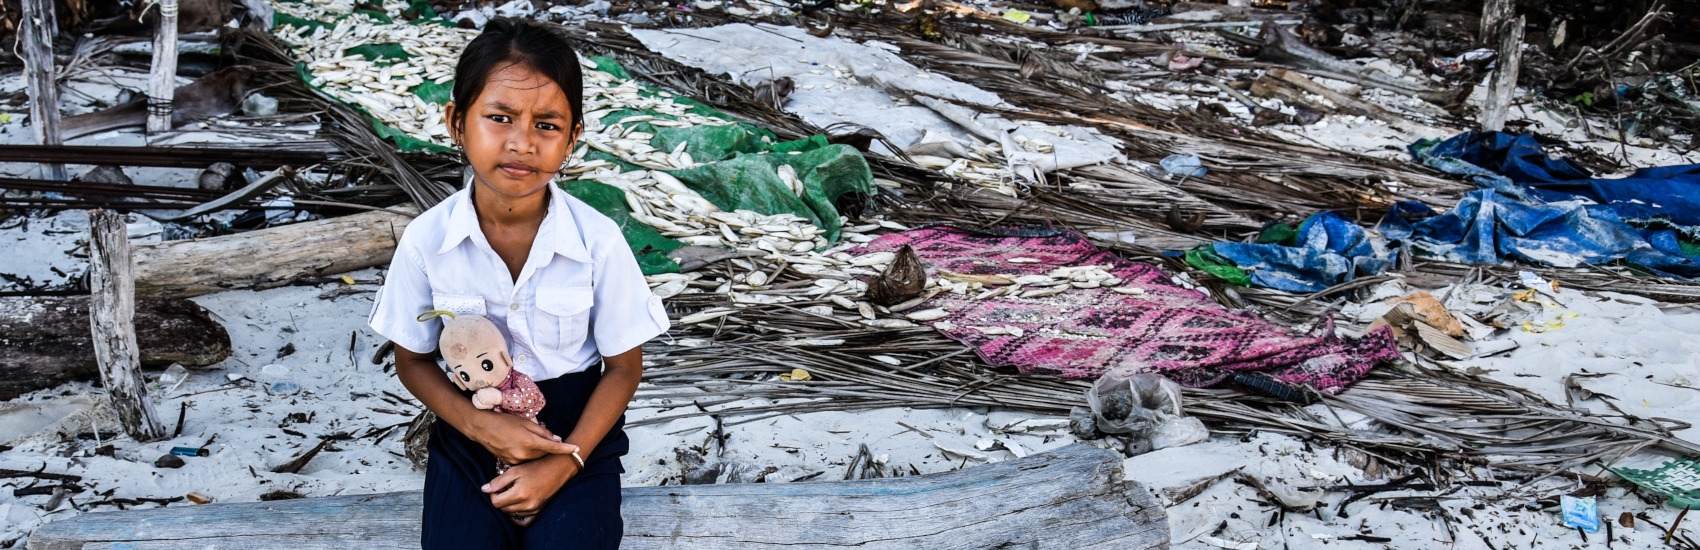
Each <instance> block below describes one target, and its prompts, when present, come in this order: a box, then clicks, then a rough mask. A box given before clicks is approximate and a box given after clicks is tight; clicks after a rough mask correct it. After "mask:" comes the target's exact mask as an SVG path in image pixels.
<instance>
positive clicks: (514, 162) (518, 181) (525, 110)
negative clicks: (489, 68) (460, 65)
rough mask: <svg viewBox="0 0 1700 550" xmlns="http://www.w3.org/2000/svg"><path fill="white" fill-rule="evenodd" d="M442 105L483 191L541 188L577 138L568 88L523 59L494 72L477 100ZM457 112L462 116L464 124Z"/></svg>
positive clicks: (521, 192)
mask: <svg viewBox="0 0 1700 550" xmlns="http://www.w3.org/2000/svg"><path fill="white" fill-rule="evenodd" d="M458 109H465V112H464V114H460V113H457V112H456V111H457V110H458ZM444 111H445V113H444V114H445V115H446V116H447V118H448V126H449V128H450V134H451V136H452V137H453V138H454V139H455V141H457V142H459V143H460V145H461V147H463V148H465V150H466V160H467V163H468V164H471V165H472V170H473V172H474V173H475V174H477V176H478V177H477V179H478V182H479V188H480V189H479V191H485V190H489V191H493V192H495V193H496V194H499V195H504V196H508V197H525V196H529V195H532V194H535V193H539V192H541V191H543V189H544V186H546V185H549V184H550V182H551V181H552V180H553V179H554V178H555V174H556V172H559V171H560V169H561V164H562V163H563V162H565V161H566V159H567V155H568V153H569V152H570V151H572V146H573V142H574V141H575V140H577V139H578V131H577V127H578V125H577V122H578V121H575V120H573V119H572V106H571V105H570V104H568V103H567V95H566V93H565V92H562V91H561V87H560V86H558V85H556V84H555V81H553V80H550V79H549V77H546V76H543V74H542V73H539V72H537V71H535V70H533V69H532V68H531V67H530V66H529V65H525V64H522V63H512V64H508V65H506V66H502V67H499V68H497V69H496V70H495V71H493V72H491V73H490V77H489V82H488V83H486V84H485V86H484V91H482V92H480V93H479V94H478V97H477V99H475V100H473V104H471V105H464V106H462V105H455V104H453V103H450V104H449V105H448V106H447V108H446V109H445V110H444ZM457 116H459V117H463V120H462V122H461V124H462V126H461V127H460V128H456V124H455V119H456V118H457Z"/></svg>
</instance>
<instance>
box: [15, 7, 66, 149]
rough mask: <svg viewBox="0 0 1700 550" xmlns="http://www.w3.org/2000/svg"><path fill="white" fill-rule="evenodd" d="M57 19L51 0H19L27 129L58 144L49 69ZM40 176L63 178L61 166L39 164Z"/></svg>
mask: <svg viewBox="0 0 1700 550" xmlns="http://www.w3.org/2000/svg"><path fill="white" fill-rule="evenodd" d="M58 30H59V21H58V20H57V19H55V18H54V15H53V0H23V20H22V21H20V25H19V29H18V41H19V42H22V43H23V44H22V45H23V54H24V67H25V71H24V74H25V75H26V76H25V77H24V78H25V79H26V80H27V81H28V91H29V98H30V129H31V130H32V131H34V132H35V139H36V141H39V142H41V144H42V145H59V144H60V143H63V142H62V141H60V139H59V85H58V83H57V82H56V80H55V79H54V72H53V38H54V35H56V34H58ZM41 177H42V179H50V180H61V181H63V180H64V179H65V165H63V164H43V165H41Z"/></svg>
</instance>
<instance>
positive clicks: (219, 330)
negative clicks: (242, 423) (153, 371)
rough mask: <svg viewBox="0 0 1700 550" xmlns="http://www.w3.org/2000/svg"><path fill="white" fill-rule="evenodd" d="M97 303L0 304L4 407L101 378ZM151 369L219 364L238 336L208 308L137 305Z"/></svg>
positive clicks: (73, 299) (140, 341) (154, 301)
mask: <svg viewBox="0 0 1700 550" xmlns="http://www.w3.org/2000/svg"><path fill="white" fill-rule="evenodd" d="M89 323H90V321H89V297H88V296H65V297H40V298H23V297H19V298H0V400H6V399H12V398H15V397H17V396H18V395H19V394H22V393H24V392H30V391H35V390H39V389H43V388H51V387H53V386H57V385H59V384H62V383H65V382H67V381H71V380H93V379H95V378H96V376H98V375H99V369H98V366H97V365H98V363H96V361H95V356H94V339H93V338H92V337H91V336H90V332H89V326H90V324H89ZM135 326H136V345H137V347H138V348H139V351H140V352H141V362H142V366H143V367H144V368H146V367H153V368H162V367H165V366H167V365H170V364H172V363H177V364H181V365H183V366H185V367H204V366H207V365H213V364H216V363H218V362H220V361H223V360H225V359H226V358H228V357H230V333H228V332H225V330H224V326H223V325H221V324H219V323H218V321H215V320H213V318H212V315H211V314H210V313H208V312H207V310H206V308H202V307H201V306H199V305H197V304H195V303H194V302H191V301H188V300H182V299H166V298H139V299H137V300H136V321H135Z"/></svg>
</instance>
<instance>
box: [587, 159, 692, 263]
mask: <svg viewBox="0 0 1700 550" xmlns="http://www.w3.org/2000/svg"><path fill="white" fill-rule="evenodd" d="M558 184H559V185H560V186H561V189H565V190H566V191H567V194H569V195H572V196H574V197H578V200H581V201H584V202H585V204H588V205H590V206H591V207H592V208H595V209H596V211H598V212H601V213H603V214H604V215H607V216H608V217H609V218H610V219H613V220H614V223H616V224H619V226H620V234H621V235H622V236H624V237H625V238H626V244H627V245H629V246H631V247H632V254H634V255H636V256H637V260H638V267H640V268H643V274H644V275H654V274H656V273H678V272H679V264H678V263H675V262H674V261H673V260H672V259H670V258H668V257H667V253H668V252H671V251H673V250H676V249H678V248H679V247H682V246H685V243H682V242H679V241H675V240H673V239H669V238H667V237H666V236H664V235H662V234H661V233H660V232H658V231H656V230H655V228H653V227H650V226H648V225H644V224H643V223H642V222H639V221H637V220H635V219H632V210H631V207H629V206H626V192H625V191H621V190H620V188H618V187H614V186H612V185H608V184H606V183H601V182H596V181H591V180H572V181H563V182H559V183H558Z"/></svg>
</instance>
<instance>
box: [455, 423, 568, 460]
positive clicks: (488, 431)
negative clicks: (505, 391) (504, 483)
mask: <svg viewBox="0 0 1700 550" xmlns="http://www.w3.org/2000/svg"><path fill="white" fill-rule="evenodd" d="M472 426H473V429H472V430H468V431H467V432H466V436H467V437H468V438H471V439H472V440H473V441H477V442H478V444H479V445H483V446H484V448H485V449H488V450H489V451H490V454H493V455H496V458H497V459H500V460H501V461H502V462H505V463H508V464H523V463H526V462H530V461H533V460H537V459H539V458H542V457H545V456H548V455H552V454H557V455H564V454H572V453H575V452H578V446H577V445H573V444H571V443H563V442H561V438H560V437H559V436H556V435H555V434H552V433H549V429H548V428H544V427H543V426H540V425H538V424H537V423H536V422H532V421H530V420H526V419H524V418H520V417H517V416H514V415H511V414H502V413H499V412H492V411H479V413H478V414H477V416H474V417H473V423H472ZM569 460H570V459H569Z"/></svg>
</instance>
